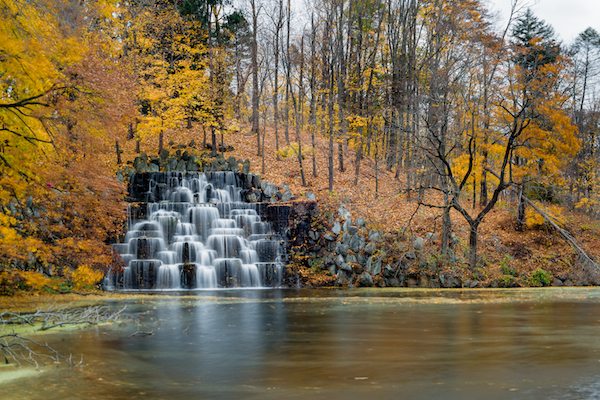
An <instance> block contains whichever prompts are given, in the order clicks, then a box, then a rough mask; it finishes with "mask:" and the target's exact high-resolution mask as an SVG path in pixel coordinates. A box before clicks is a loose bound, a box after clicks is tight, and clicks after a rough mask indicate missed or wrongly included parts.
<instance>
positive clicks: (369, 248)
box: [365, 243, 377, 254]
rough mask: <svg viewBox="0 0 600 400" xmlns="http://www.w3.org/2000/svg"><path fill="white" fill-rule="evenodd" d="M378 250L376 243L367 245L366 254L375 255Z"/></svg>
mask: <svg viewBox="0 0 600 400" xmlns="http://www.w3.org/2000/svg"><path fill="white" fill-rule="evenodd" d="M376 250H377V248H376V247H375V244H374V243H367V245H366V246H365V253H368V254H373V253H375V251H376Z"/></svg>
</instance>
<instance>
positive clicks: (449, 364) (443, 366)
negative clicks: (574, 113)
mask: <svg viewBox="0 0 600 400" xmlns="http://www.w3.org/2000/svg"><path fill="white" fill-rule="evenodd" d="M123 304H124V303H123V302H122V301H121V302H115V303H114V304H112V305H111V306H114V307H115V308H119V307H122V306H123ZM125 304H126V305H127V309H126V311H125V313H126V315H127V317H130V318H131V319H130V320H127V322H124V323H121V324H114V325H110V326H101V327H96V328H92V329H85V330H76V331H71V332H64V333H56V334H53V335H46V336H45V337H44V339H45V340H47V341H48V342H49V343H50V344H52V345H53V346H55V347H56V348H58V349H60V350H61V351H63V352H66V353H67V352H68V353H71V354H73V355H74V356H75V357H80V356H82V357H83V360H84V363H85V365H84V366H83V367H82V368H67V367H53V366H47V367H45V368H44V369H43V370H42V371H40V372H36V373H35V374H34V375H31V376H29V377H23V378H20V379H15V380H11V381H8V382H6V381H5V382H4V383H0V399H2V400H10V399H32V400H35V399H44V400H54V399H57V400H58V399H61V400H62V399H169V400H179V399H328V400H334V399H486V400H492V399H587V398H589V399H595V398H600V289H549V290H530V289H526V290H514V291H502V290H496V291H485V290H481V291H477V290H475V291H451V290H448V291H427V290H421V291H420V290H406V289H404V290H381V289H378V290H247V291H246V290H230V291H214V292H197V293H194V294H193V295H190V293H189V292H188V293H186V294H185V295H180V296H179V295H177V294H176V293H175V294H173V296H169V297H165V296H159V297H158V296H151V295H149V296H148V297H147V298H146V299H144V300H143V301H140V300H136V301H131V302H128V303H125ZM1 375H2V371H1V370H0V378H1Z"/></svg>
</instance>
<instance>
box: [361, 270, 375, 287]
mask: <svg viewBox="0 0 600 400" xmlns="http://www.w3.org/2000/svg"><path fill="white" fill-rule="evenodd" d="M358 286H361V287H371V286H373V277H372V276H371V274H369V273H368V272H363V273H362V274H360V276H359V277H358Z"/></svg>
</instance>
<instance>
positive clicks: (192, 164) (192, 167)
mask: <svg viewBox="0 0 600 400" xmlns="http://www.w3.org/2000/svg"><path fill="white" fill-rule="evenodd" d="M187 170H188V171H194V172H196V171H198V163H197V162H196V160H195V159H194V158H193V157H192V159H191V160H189V161H188V162H187Z"/></svg>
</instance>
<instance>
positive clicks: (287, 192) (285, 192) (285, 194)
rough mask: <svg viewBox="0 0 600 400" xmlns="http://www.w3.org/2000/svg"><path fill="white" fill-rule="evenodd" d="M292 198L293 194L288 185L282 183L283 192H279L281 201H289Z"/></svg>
mask: <svg viewBox="0 0 600 400" xmlns="http://www.w3.org/2000/svg"><path fill="white" fill-rule="evenodd" d="M293 198H294V195H293V194H292V191H291V190H290V188H289V186H287V185H284V186H283V193H282V194H281V201H290V200H292V199H293Z"/></svg>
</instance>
